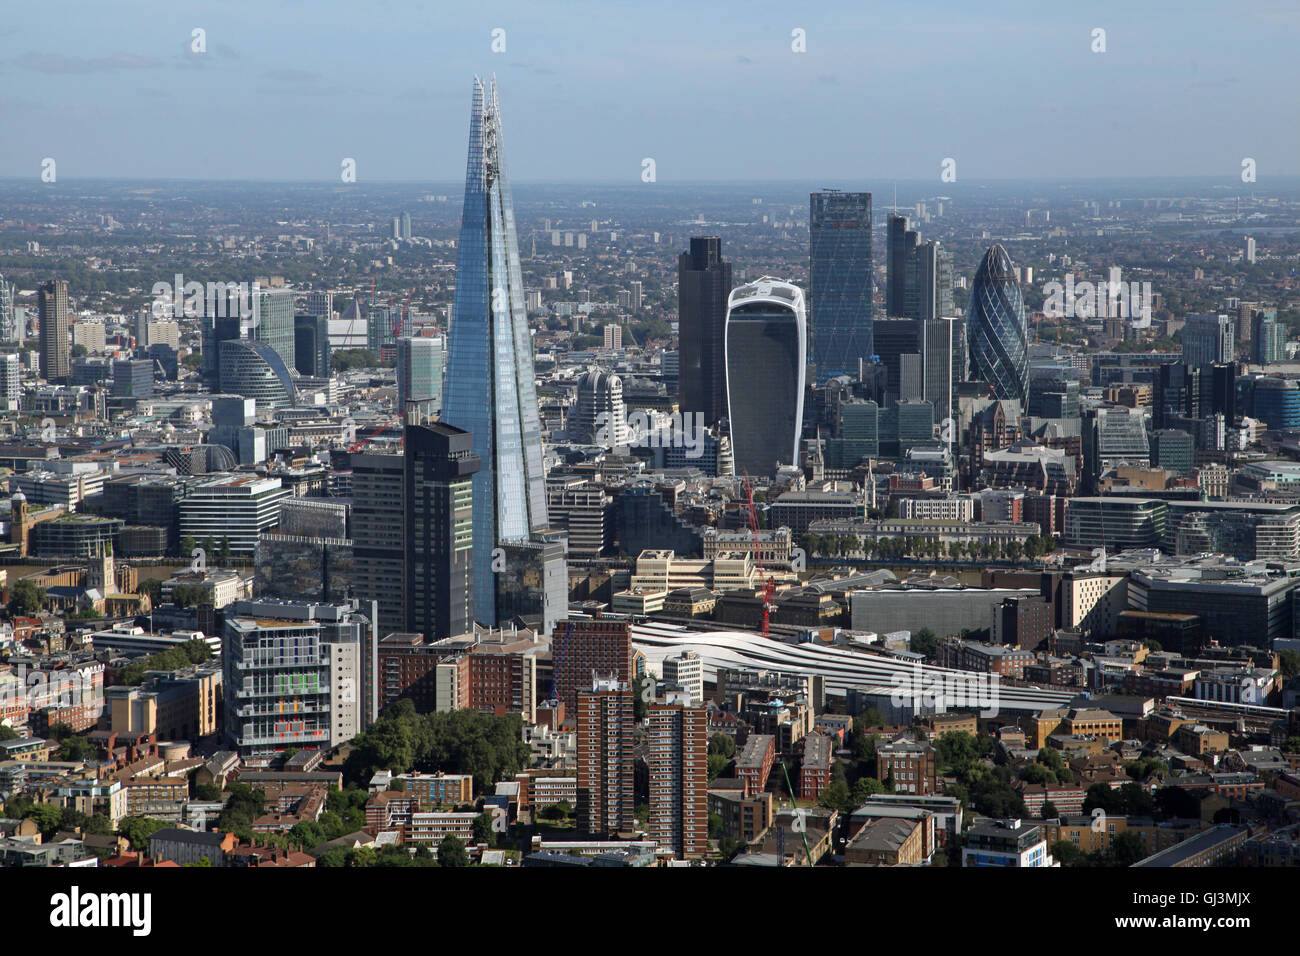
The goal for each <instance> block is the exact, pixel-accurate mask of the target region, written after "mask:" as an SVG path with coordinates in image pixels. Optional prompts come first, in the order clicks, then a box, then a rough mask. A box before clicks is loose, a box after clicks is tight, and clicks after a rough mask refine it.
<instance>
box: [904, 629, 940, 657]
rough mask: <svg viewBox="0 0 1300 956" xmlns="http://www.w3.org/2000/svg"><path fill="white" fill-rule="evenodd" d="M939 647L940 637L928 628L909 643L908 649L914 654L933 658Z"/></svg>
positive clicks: (916, 634) (913, 637) (917, 633)
mask: <svg viewBox="0 0 1300 956" xmlns="http://www.w3.org/2000/svg"><path fill="white" fill-rule="evenodd" d="M938 647H939V637H938V635H937V634H935V633H934V631H932V630H930V629H929V628H928V627H923V628H921V629H920V630H919V631H917V632H916V633H915V634H913V635H912V637H911V639H910V640H909V641H908V648H909V649H910V650H911V651H912V653H913V654H924V655H925V656H926V657H927V658H929V657H933V656H934V655H935V652H936V651H937V650H938Z"/></svg>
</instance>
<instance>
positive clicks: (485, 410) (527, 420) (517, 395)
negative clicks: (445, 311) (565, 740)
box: [442, 77, 568, 632]
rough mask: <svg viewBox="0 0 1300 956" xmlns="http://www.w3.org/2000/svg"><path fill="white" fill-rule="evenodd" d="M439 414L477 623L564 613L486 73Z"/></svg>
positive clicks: (476, 116)
mask: <svg viewBox="0 0 1300 956" xmlns="http://www.w3.org/2000/svg"><path fill="white" fill-rule="evenodd" d="M449 339H450V342H449V347H448V359H447V374H446V383H445V386H444V392H443V411H442V420H443V421H445V422H448V423H450V424H452V425H455V426H456V427H457V428H462V429H465V430H466V431H468V432H470V433H471V434H472V435H473V436H474V443H473V445H474V453H475V454H477V455H478V456H479V458H480V459H481V461H482V468H481V469H480V470H479V472H478V473H477V474H475V476H474V522H473V528H474V605H475V617H476V618H477V620H478V621H479V623H481V624H497V623H498V620H505V619H506V618H514V617H523V618H525V619H536V621H537V623H538V624H540V626H541V627H542V628H543V629H544V631H545V632H549V631H550V629H551V627H552V626H553V624H554V622H555V621H556V620H557V619H559V618H562V617H564V616H565V610H566V601H567V585H568V582H567V576H566V573H565V567H564V547H565V541H564V536H563V535H561V534H557V533H555V532H552V531H550V530H549V521H548V519H547V513H546V480H545V474H544V473H543V469H542V426H541V416H540V414H539V412H538V408H537V388H536V382H535V379H534V372H533V346H532V338H531V336H530V334H529V330H528V320H527V312H526V310H525V307H524V286H523V276H522V274H521V272H520V267H519V247H518V242H517V239H516V233H515V213H514V203H513V201H512V199H511V195H510V184H509V180H508V178H507V176H506V162H505V154H504V150H503V147H502V137H501V115H500V112H499V108H498V101H497V87H496V81H495V80H492V81H491V83H490V84H489V85H488V86H487V87H486V88H485V87H484V84H483V81H482V80H480V79H478V78H477V77H476V78H475V80H474V99H473V105H472V109H471V112H470V127H469V160H468V165H467V168H466V171H465V209H464V213H463V215H462V219H461V227H460V255H459V261H458V266H457V275H456V303H455V311H454V312H453V315H452V321H451V331H450V335H449Z"/></svg>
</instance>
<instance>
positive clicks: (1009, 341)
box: [966, 243, 1029, 402]
mask: <svg viewBox="0 0 1300 956" xmlns="http://www.w3.org/2000/svg"><path fill="white" fill-rule="evenodd" d="M966 342H967V351H968V352H969V353H970V375H971V378H972V379H974V380H976V381H980V382H986V383H988V385H989V387H990V388H992V390H993V395H994V397H995V398H998V399H1010V398H1014V399H1019V400H1020V401H1021V402H1023V401H1025V400H1026V399H1027V398H1028V396H1029V333H1028V330H1027V327H1026V323H1025V303H1024V299H1023V298H1022V297H1021V295H1020V283H1019V282H1018V281H1017V280H1016V270H1015V266H1013V265H1012V264H1011V257H1010V256H1009V255H1007V251H1006V250H1005V249H1003V248H1002V246H1001V245H999V244H997V243H994V245H992V246H991V247H990V248H989V251H988V252H986V253H985V254H984V258H983V260H982V261H981V262H980V265H979V268H978V269H977V270H976V271H975V281H974V282H973V283H972V284H971V290H970V302H969V304H968V305H967V306H966Z"/></svg>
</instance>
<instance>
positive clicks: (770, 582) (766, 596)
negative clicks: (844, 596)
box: [745, 472, 776, 637]
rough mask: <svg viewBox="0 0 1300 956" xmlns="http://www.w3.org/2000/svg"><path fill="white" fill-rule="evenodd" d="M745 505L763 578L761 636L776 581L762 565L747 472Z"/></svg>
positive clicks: (755, 554)
mask: <svg viewBox="0 0 1300 956" xmlns="http://www.w3.org/2000/svg"><path fill="white" fill-rule="evenodd" d="M745 506H746V509H747V510H748V512H749V533H750V535H751V536H752V538H753V541H754V563H755V564H757V565H758V574H759V577H760V578H761V579H762V580H763V636H764V637H767V636H768V624H769V618H770V617H771V614H772V611H774V610H775V609H776V605H775V604H774V603H773V598H774V597H775V596H776V581H775V580H774V579H773V578H772V577H771V576H770V575H769V574H768V573H767V569H766V568H765V567H764V566H763V549H762V546H761V545H760V544H759V540H758V513H757V512H756V511H755V510H754V485H753V483H752V482H751V481H750V480H749V472H745Z"/></svg>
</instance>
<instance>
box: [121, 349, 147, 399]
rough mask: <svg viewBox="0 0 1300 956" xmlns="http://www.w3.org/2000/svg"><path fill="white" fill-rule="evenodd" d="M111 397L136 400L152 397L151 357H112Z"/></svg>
mask: <svg viewBox="0 0 1300 956" xmlns="http://www.w3.org/2000/svg"><path fill="white" fill-rule="evenodd" d="M113 397H114V398H131V399H136V400H139V399H142V398H152V397H153V361H152V360H151V359H114V360H113Z"/></svg>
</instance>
